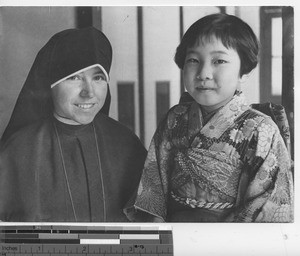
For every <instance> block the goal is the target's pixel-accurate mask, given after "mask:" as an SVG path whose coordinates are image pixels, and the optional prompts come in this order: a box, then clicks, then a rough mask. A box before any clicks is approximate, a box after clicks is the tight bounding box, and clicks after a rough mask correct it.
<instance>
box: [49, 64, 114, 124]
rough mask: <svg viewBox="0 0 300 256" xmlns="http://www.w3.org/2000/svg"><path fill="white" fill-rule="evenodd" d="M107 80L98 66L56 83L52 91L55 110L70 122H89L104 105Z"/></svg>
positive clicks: (62, 119)
mask: <svg viewBox="0 0 300 256" xmlns="http://www.w3.org/2000/svg"><path fill="white" fill-rule="evenodd" d="M107 86H108V85H107V81H106V77H105V75H104V74H103V72H102V71H101V70H100V68H98V67H93V68H90V69H88V70H86V71H83V72H81V73H78V74H76V75H74V76H72V77H69V78H67V79H66V80H64V81H62V82H60V83H59V84H57V85H55V86H54V87H53V88H52V89H51V91H52V98H53V104H54V111H55V113H56V114H57V115H58V116H59V117H60V118H59V120H60V121H62V122H65V123H68V124H74V125H80V124H88V123H91V122H92V121H93V120H94V117H95V116H96V114H97V113H98V112H99V111H100V109H101V108H102V107H103V105H104V102H105V98H106V94H107Z"/></svg>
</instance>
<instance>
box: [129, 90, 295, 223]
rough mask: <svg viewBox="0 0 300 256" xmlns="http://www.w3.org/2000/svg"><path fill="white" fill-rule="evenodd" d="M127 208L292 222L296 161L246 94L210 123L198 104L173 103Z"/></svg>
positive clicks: (167, 217) (173, 217) (186, 216)
mask: <svg viewBox="0 0 300 256" xmlns="http://www.w3.org/2000/svg"><path fill="white" fill-rule="evenodd" d="M130 206H134V207H130ZM133 209H134V210H133ZM125 212H126V213H127V216H128V218H130V219H131V220H139V221H141V219H135V216H137V213H138V212H144V213H148V214H150V215H152V216H154V217H158V218H160V219H161V220H162V221H170V222H172V221H180V222H185V221H192V222H202V221H203V222H220V221H221V222H292V221H293V180H292V173H291V159H290V156H289V153H288V151H287V148H286V146H285V144H284V142H283V139H282V137H281V135H280V132H279V130H278V127H277V126H276V124H275V123H274V122H273V121H272V119H271V118H270V117H269V116H266V115H265V114H263V113H261V112H259V111H257V110H254V109H252V108H251V107H250V106H249V105H247V104H246V101H245V98H244V95H243V94H242V93H241V94H239V95H235V96H234V97H233V99H232V100H231V101H230V102H229V103H228V104H226V105H225V106H224V107H222V108H221V109H219V110H218V111H217V112H216V113H215V114H214V116H213V117H212V118H211V119H210V120H209V121H208V122H207V123H206V124H204V123H203V116H202V114H201V111H200V108H199V105H198V104H197V103H196V102H192V103H185V104H179V105H176V106H174V107H173V108H171V109H170V110H169V112H168V114H167V116H166V118H165V119H164V120H163V121H162V122H161V123H160V125H159V127H158V128H157V130H156V132H155V134H154V136H153V139H152V142H151V145H150V148H149V152H148V156H147V159H146V162H145V166H144V170H143V174H142V177H141V181H140V184H139V187H138V191H137V195H136V198H135V200H134V202H133V203H132V204H131V205H130V204H129V207H128V208H127V209H125Z"/></svg>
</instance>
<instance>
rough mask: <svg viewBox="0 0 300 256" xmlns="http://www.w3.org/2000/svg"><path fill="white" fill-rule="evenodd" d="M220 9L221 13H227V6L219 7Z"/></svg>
mask: <svg viewBox="0 0 300 256" xmlns="http://www.w3.org/2000/svg"><path fill="white" fill-rule="evenodd" d="M218 7H219V9H220V13H226V7H225V6H218Z"/></svg>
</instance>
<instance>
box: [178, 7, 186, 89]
mask: <svg viewBox="0 0 300 256" xmlns="http://www.w3.org/2000/svg"><path fill="white" fill-rule="evenodd" d="M183 32H184V28H183V7H182V6H180V7H179V33H180V34H179V36H180V38H179V42H181V38H182V37H183ZM184 91H185V89H184V83H183V76H182V72H181V71H180V92H181V94H182V93H183V92H184Z"/></svg>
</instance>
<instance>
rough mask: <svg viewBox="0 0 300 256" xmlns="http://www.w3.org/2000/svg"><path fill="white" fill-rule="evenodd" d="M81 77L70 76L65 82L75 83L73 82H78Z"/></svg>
mask: <svg viewBox="0 0 300 256" xmlns="http://www.w3.org/2000/svg"><path fill="white" fill-rule="evenodd" d="M80 79H81V77H80V76H79V75H75V76H70V77H69V78H68V79H67V80H71V81H75V80H80Z"/></svg>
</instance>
